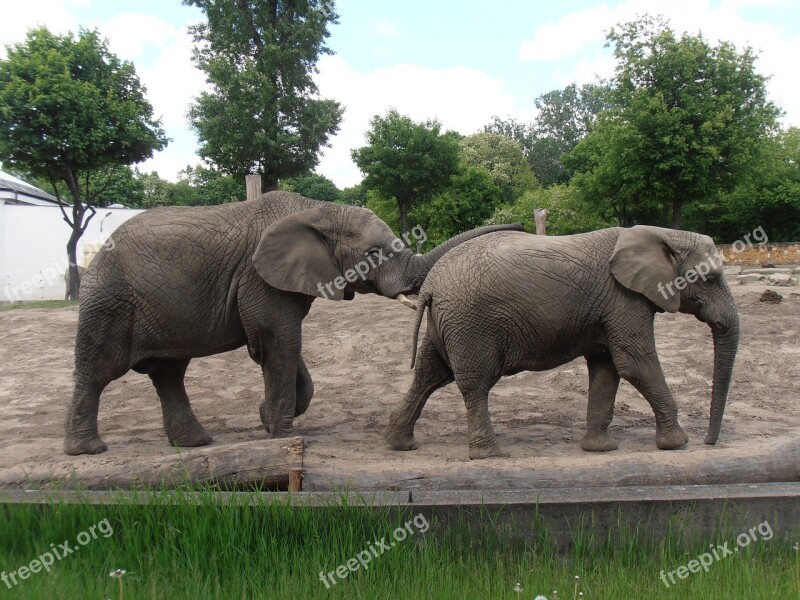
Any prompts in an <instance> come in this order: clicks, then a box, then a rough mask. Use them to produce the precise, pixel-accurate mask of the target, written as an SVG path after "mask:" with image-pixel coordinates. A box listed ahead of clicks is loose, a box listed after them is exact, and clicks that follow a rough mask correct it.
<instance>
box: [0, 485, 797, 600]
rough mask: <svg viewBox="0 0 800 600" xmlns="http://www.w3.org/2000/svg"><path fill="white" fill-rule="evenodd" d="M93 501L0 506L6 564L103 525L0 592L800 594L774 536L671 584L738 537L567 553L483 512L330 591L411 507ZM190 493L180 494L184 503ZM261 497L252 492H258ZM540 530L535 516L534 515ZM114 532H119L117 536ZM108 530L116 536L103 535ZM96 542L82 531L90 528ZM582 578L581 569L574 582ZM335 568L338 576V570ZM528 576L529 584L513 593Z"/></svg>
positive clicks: (580, 540)
mask: <svg viewBox="0 0 800 600" xmlns="http://www.w3.org/2000/svg"><path fill="white" fill-rule="evenodd" d="M177 495H178V498H179V501H178V502H177V503H176V504H167V503H162V504H160V505H158V504H156V505H150V506H140V505H132V504H127V505H106V506H93V505H89V504H85V505H67V504H59V503H53V504H48V505H44V506H33V505H5V506H0V570H4V571H6V572H9V571H13V570H17V569H18V568H19V567H20V566H22V565H27V564H28V563H30V561H31V560H33V559H35V558H37V557H38V556H39V555H41V554H42V553H44V552H46V551H48V550H51V544H52V545H53V546H54V547H55V548H56V549H58V547H59V545H60V544H61V543H62V542H64V541H68V542H69V543H70V545H71V546H76V545H77V541H79V540H78V535H79V534H80V533H81V532H89V531H90V528H91V527H92V526H93V525H95V526H96V525H97V524H98V523H101V522H103V520H104V519H108V521H107V523H108V525H109V526H110V527H109V528H106V527H105V525H101V526H100V527H96V529H95V533H96V539H93V540H91V541H88V543H87V544H86V545H83V546H80V547H79V548H78V549H77V550H76V551H75V552H74V553H72V554H71V555H69V556H66V557H64V558H63V559H62V560H58V561H55V563H54V564H53V566H52V567H51V570H50V572H49V573H47V572H44V571H42V572H39V573H36V574H31V575H30V577H29V578H28V579H26V580H24V581H19V583H18V585H16V586H14V587H13V589H8V587H7V586H6V585H5V584H3V583H2V582H0V598H47V599H50V598H59V599H61V598H65V599H69V598H76V599H81V600H88V599H95V598H96V599H98V600H100V599H103V598H114V599H116V598H119V597H120V588H119V580H118V579H113V578H110V577H109V573H110V572H111V571H112V570H114V569H125V570H126V571H127V573H126V574H125V575H124V576H123V577H122V584H123V587H122V592H123V593H124V598H126V599H129V600H131V599H135V598H168V599H173V598H175V599H177V598H191V599H200V598H219V599H225V600H229V599H236V598H241V599H251V598H271V599H272V598H292V599H295V598H297V599H303V598H309V599H311V598H348V599H351V598H352V599H360V598H364V599H367V598H368V599H374V598H387V599H388V598H403V599H406V598H408V599H416V598H437V599H438V598H442V599H447V598H453V599H459V600H462V599H470V598H475V599H480V600H495V599H503V598H509V599H517V598H519V599H521V598H525V599H526V600H531V599H533V598H534V597H535V596H536V595H537V594H543V595H545V596H546V597H547V598H548V599H549V600H552V599H553V598H554V596H553V593H552V592H553V590H557V591H558V596H557V598H559V599H561V600H568V599H571V598H573V597H576V587H577V589H578V590H579V591H582V592H583V598H603V599H614V598H620V599H626V600H628V599H634V598H647V599H648V600H656V599H660V598H699V599H704V600H709V599H711V600H713V599H716V598H720V599H723V598H724V599H726V600H729V599H731V598H742V599H747V600H757V599H760V598H764V599H767V598H769V599H773V598H798V597H800V596H799V594H800V588H799V587H798V585H800V583H799V582H798V571H797V569H798V557H797V552H796V551H795V550H793V549H792V548H791V547H790V546H789V545H788V544H786V543H785V542H781V541H779V540H778V535H777V533H776V535H775V537H773V539H772V540H771V541H763V540H759V541H758V542H754V543H753V544H751V545H750V546H749V547H748V548H746V549H742V550H740V551H739V552H737V553H736V554H735V555H733V556H728V557H726V558H723V559H721V560H720V561H718V562H715V563H714V564H712V565H711V566H710V568H709V572H708V573H705V572H702V571H701V572H700V573H698V574H692V575H690V576H689V577H688V578H687V579H685V580H683V581H679V582H678V584H677V585H674V586H672V587H671V588H669V589H668V588H666V587H665V586H664V584H663V583H662V582H661V580H660V579H659V573H660V571H661V570H662V569H664V570H671V569H675V568H677V567H678V566H680V565H685V564H687V563H688V562H689V561H690V560H691V559H693V558H695V557H697V556H698V555H699V554H701V553H703V552H705V550H706V549H707V548H708V543H710V542H711V541H714V542H718V543H722V542H724V541H729V543H733V540H735V536H736V534H735V533H734V534H732V535H731V536H727V537H725V538H721V539H719V540H710V541H708V542H706V543H703V544H699V545H694V546H692V545H689V546H686V545H685V544H679V543H678V542H677V540H675V539H673V538H668V539H665V540H659V541H657V542H643V541H642V540H640V539H639V536H638V535H637V532H632V531H630V530H627V529H625V528H618V530H617V531H615V532H614V534H613V536H612V537H613V538H614V540H613V542H612V541H609V540H597V539H594V536H593V534H592V532H591V529H589V528H586V527H581V528H578V529H577V530H576V531H575V537H574V543H573V545H572V548H571V550H569V551H567V552H566V553H560V554H559V553H557V552H556V551H555V549H554V547H553V544H552V543H551V542H550V541H548V536H547V534H546V532H542V531H541V530H540V532H539V534H538V537H537V538H536V542H535V544H533V545H530V544H525V543H522V542H517V541H513V539H512V538H511V537H510V536H509V535H508V532H507V531H505V532H504V531H498V530H497V529H495V528H494V526H493V525H492V521H491V519H490V518H488V517H487V518H486V519H485V521H484V523H483V525H482V526H480V527H479V528H478V529H473V530H472V531H470V530H469V528H468V527H467V526H466V525H465V524H456V525H455V526H451V527H445V526H444V524H443V523H440V522H438V521H435V520H431V521H430V529H428V530H427V531H426V532H424V533H423V532H421V531H419V529H420V528H421V527H420V526H422V525H423V524H422V522H421V521H418V524H419V526H413V525H412V529H413V530H414V531H415V534H414V535H410V536H409V537H408V538H407V539H406V540H405V541H403V542H397V543H396V544H395V546H394V547H392V548H391V549H390V550H388V551H385V552H384V553H383V554H381V555H380V556H378V557H377V558H375V557H374V556H373V557H372V559H371V561H370V563H369V565H368V567H369V568H368V569H364V568H360V567H359V568H358V570H357V571H355V572H348V575H347V577H346V578H345V579H339V578H336V582H337V583H336V584H335V585H332V586H331V587H330V589H327V588H326V587H325V585H324V584H323V583H322V582H321V581H320V578H319V573H320V571H324V572H329V571H334V570H335V569H336V568H337V566H339V565H342V564H345V563H346V562H347V561H348V559H350V558H353V557H355V556H356V555H357V554H358V553H359V552H360V551H362V550H365V549H367V548H368V547H369V543H370V542H372V544H373V546H374V545H375V541H376V540H380V539H381V538H383V537H384V536H386V538H387V541H389V540H391V539H392V538H391V534H392V532H393V531H394V530H395V528H397V527H398V526H402V525H403V523H404V522H405V521H407V520H408V519H409V518H411V517H413V516H414V513H413V512H412V513H410V514H409V515H406V516H403V515H400V514H399V513H391V512H390V511H388V510H386V509H380V508H373V509H371V510H364V509H361V508H357V507H334V506H330V507H326V508H309V507H300V508H298V507H293V508H290V507H287V506H286V505H284V504H282V503H280V502H278V501H267V500H263V499H261V497H260V496H259V497H258V499H257V500H254V505H253V506H246V507H245V506H233V505H231V504H226V502H225V501H221V500H219V499H218V497H217V496H215V495H214V494H212V493H204V494H202V495H201V501H200V502H199V503H198V504H196V505H195V504H193V503H192V502H191V501H190V500H189V499H188V498H187V497H182V496H181V492H178V493H177ZM181 498H182V499H181ZM254 498H255V496H254ZM530 526H531V527H532V526H533V524H530ZM112 529H113V532H112ZM104 533H108V537H106V536H105V535H104ZM83 539H84V541H87V538H83ZM576 575H577V576H579V577H580V579H579V580H576V578H575V577H576ZM334 577H335V576H334ZM517 583H519V584H520V586H521V588H522V590H523V591H522V592H515V590H514V588H515V585H516V584H517Z"/></svg>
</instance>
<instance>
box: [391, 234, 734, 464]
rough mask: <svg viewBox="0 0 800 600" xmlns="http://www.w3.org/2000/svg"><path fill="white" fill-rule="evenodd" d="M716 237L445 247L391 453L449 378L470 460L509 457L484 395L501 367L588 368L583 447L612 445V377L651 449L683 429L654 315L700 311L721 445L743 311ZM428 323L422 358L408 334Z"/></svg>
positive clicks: (395, 418)
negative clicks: (624, 390)
mask: <svg viewBox="0 0 800 600" xmlns="http://www.w3.org/2000/svg"><path fill="white" fill-rule="evenodd" d="M721 265H722V261H721V260H720V259H719V257H718V255H717V253H716V248H715V246H714V243H713V241H712V240H711V238H709V237H707V236H704V235H699V234H696V233H691V232H685V231H676V230H672V229H662V228H658V227H647V226H636V227H633V228H631V229H622V228H613V229H603V230H600V231H595V232H591V233H585V234H580V235H570V236H563V237H545V236H534V235H529V234H526V233H516V232H506V233H494V234H490V235H486V236H483V237H481V238H478V239H475V240H471V241H469V242H467V243H465V244H462V245H460V246H459V247H457V248H454V249H453V250H452V251H450V252H449V253H448V254H446V255H445V256H444V257H443V258H442V259H441V260H439V261H438V262H437V263H436V265H434V267H433V268H432V269H431V271H430V273H429V274H428V277H427V279H426V280H425V282H424V284H423V285H422V289H421V290H420V295H419V299H418V307H419V309H420V310H419V314H418V319H417V323H416V329H415V330H414V352H415V359H416V367H415V371H414V381H413V383H412V385H411V388H410V390H409V391H408V394H407V395H406V397H405V399H404V400H403V401H402V403H401V404H400V406H399V407H398V408H397V409H396V410H395V411H394V412H393V413H392V415H391V418H390V424H389V427H388V429H387V431H386V439H387V441H388V443H389V445H390V446H391V447H392V448H394V449H398V450H410V449H413V448H415V447H416V441H415V439H414V425H415V423H416V421H417V419H418V418H419V416H420V413H421V412H422V408H423V406H424V405H425V402H426V401H427V399H428V397H429V396H430V395H431V394H432V393H433V392H434V391H435V390H436V389H438V388H440V387H442V386H444V385H446V384H448V383H450V382H452V381H453V380H455V382H456V384H457V385H458V388H459V390H460V391H461V394H462V395H463V397H464V402H465V404H466V408H467V428H468V433H469V455H470V457H471V458H485V457H489V456H507V454H506V453H505V452H504V451H503V450H502V449H501V448H500V446H499V445H498V443H497V439H496V437H495V433H494V428H493V427H492V423H491V420H490V417H489V411H488V394H489V390H490V389H491V388H492V386H494V385H495V383H497V381H498V380H499V379H500V377H501V376H503V375H509V374H513V373H518V372H520V371H526V370H531V371H539V370H545V369H551V368H553V367H557V366H559V365H562V364H564V363H566V362H569V361H571V360H573V359H575V358H578V357H580V356H583V357H585V358H586V362H587V365H588V367H589V399H588V410H587V430H586V435H585V436H584V438H583V441H582V447H583V448H584V450H588V451H605V450H613V449H616V447H617V442H616V440H615V439H613V438H612V437H611V436H610V435H609V433H608V426H609V424H610V423H611V419H612V416H613V413H614V399H615V396H616V393H617V387H618V386H619V381H620V377H622V378H624V379H626V380H628V381H629V382H631V383H632V384H633V385H634V386H635V387H636V389H637V390H638V391H639V392H640V393H641V394H642V395H643V396H644V397H645V399H646V400H647V401H648V402H649V403H650V406H651V407H652V409H653V411H654V412H655V419H656V444H657V446H658V447H659V448H662V449H673V448H679V447H681V446H683V445H685V444H686V443H687V442H688V437H687V436H686V434H685V433H684V431H683V429H681V426H680V425H679V423H678V409H677V405H676V403H675V400H674V399H673V397H672V394H671V392H670V390H669V388H668V387H667V383H666V381H665V378H664V373H663V372H662V369H661V365H660V364H659V361H658V355H657V353H656V346H655V338H654V335H653V320H654V315H655V313H656V312H663V311H668V312H677V311H680V312H683V313H690V314H693V315H695V316H696V317H697V318H698V319H699V320H701V321H704V322H705V323H707V324H708V325H709V326H710V327H711V331H712V333H713V339H714V370H713V389H712V395H711V416H710V422H709V430H708V435H707V436H706V439H705V441H706V443H707V444H713V443H715V442H716V441H717V438H718V436H719V432H720V426H721V422H722V414H723V411H724V409H725V402H726V399H727V395H728V387H729V385H730V381H731V374H732V371H733V364H734V360H735V357H736V350H737V347H738V340H739V317H738V313H737V311H736V304H735V303H734V301H733V297H732V295H731V291H730V288H729V287H728V285H727V283H726V281H725V276H724V274H723V272H722V269H721ZM426 307H427V308H428V311H427V312H428V328H427V332H426V335H425V338H424V340H423V341H422V343H421V345H420V348H419V353H418V354H417V353H416V352H417V349H416V346H417V334H418V331H419V327H420V324H421V319H422V314H423V312H424V311H425V308H426Z"/></svg>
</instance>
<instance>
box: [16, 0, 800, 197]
mask: <svg viewBox="0 0 800 600" xmlns="http://www.w3.org/2000/svg"><path fill="white" fill-rule="evenodd" d="M335 6H336V11H337V13H338V14H339V23H338V24H337V25H333V26H332V27H331V36H330V38H329V39H328V41H327V44H328V46H329V47H330V48H331V50H333V52H334V54H333V55H330V56H323V57H322V59H321V60H320V62H319V64H318V67H319V73H317V74H316V76H315V80H316V82H317V85H318V87H319V90H320V94H321V96H322V97H325V98H333V99H335V100H337V101H339V102H340V103H341V104H342V105H343V106H344V107H345V113H344V118H343V120H342V124H341V127H340V130H339V132H338V134H337V135H336V136H335V137H333V138H331V140H330V146H329V147H327V148H324V149H323V151H322V154H321V159H320V163H319V166H318V167H317V169H316V171H317V172H318V173H319V174H321V175H324V176H326V177H328V178H330V179H332V180H333V181H334V182H335V183H336V185H337V186H338V187H340V188H344V187H347V186H352V185H355V184H357V183H358V182H359V181H360V180H361V179H362V175H361V173H360V172H359V170H358V168H357V167H356V166H355V165H354V164H353V162H352V160H351V158H350V151H351V149H353V148H358V147H360V146H363V145H364V143H365V142H364V140H365V137H364V136H365V133H366V131H367V129H368V127H369V121H370V119H371V118H372V117H374V116H375V115H384V114H386V112H387V111H388V110H389V109H390V108H396V109H397V110H398V111H399V112H400V113H401V114H406V115H409V116H410V117H411V118H413V119H414V120H416V121H421V120H426V119H438V120H439V121H440V122H441V123H442V124H443V126H444V128H445V129H452V130H455V131H458V132H460V133H462V134H464V135H469V134H472V133H475V132H477V131H480V130H481V129H482V128H483V126H484V125H486V124H488V123H489V122H491V119H492V117H493V116H495V115H497V116H499V117H502V118H507V117H514V118H516V119H522V120H525V121H530V120H532V119H533V118H534V117H535V114H536V112H535V107H534V99H535V98H536V97H537V96H539V95H541V94H544V93H546V92H548V91H551V90H555V89H562V88H564V87H565V86H567V85H569V84H570V83H573V82H575V83H578V84H583V83H589V82H592V81H594V80H596V79H597V78H598V77H600V78H604V77H609V76H610V75H611V74H612V73H613V68H614V60H613V58H612V56H611V49H610V48H606V47H605V37H606V33H607V32H608V30H609V29H610V28H611V27H613V26H614V25H616V24H618V23H621V22H625V21H630V20H633V19H635V18H636V17H637V15H642V14H645V13H649V14H652V15H658V14H660V15H663V16H664V17H666V18H667V19H668V20H669V22H670V26H671V27H672V28H673V29H674V30H676V31H677V32H684V31H688V32H690V33H693V34H696V33H698V32H702V34H703V35H704V36H705V37H706V38H707V39H708V40H710V41H711V42H714V43H716V42H717V41H719V40H726V41H730V42H732V43H734V44H735V45H736V46H737V48H739V49H742V48H744V47H745V46H751V47H752V48H753V49H754V50H756V51H757V52H758V53H759V60H758V61H757V63H756V68H757V70H758V71H759V72H760V73H762V74H764V75H769V76H771V79H770V81H769V83H768V90H769V93H770V99H771V100H773V101H774V102H775V103H776V104H778V106H780V107H781V108H782V109H783V110H784V111H785V114H784V116H783V118H782V122H783V124H784V126H800V78H798V77H797V72H798V67H797V61H798V57H800V2H799V1H798V0H715V1H712V0H622V1H613V0H608V1H606V2H598V1H597V0H566V1H564V2H558V3H556V2H534V1H532V0H496V1H495V2H491V3H487V2H478V1H476V0H436V1H435V2H434V1H433V0H425V1H423V0H405V1H404V2H385V1H377V0H336V4H335ZM202 18H203V15H202V13H201V12H200V11H199V10H198V9H196V8H193V7H187V6H184V5H183V4H182V3H181V2H180V0H25V1H23V2H17V1H12V0H0V56H4V55H5V46H6V45H7V44H14V43H19V42H22V41H23V40H24V39H25V35H26V32H27V31H28V29H30V28H33V27H36V26H37V25H44V26H46V27H47V28H49V29H50V30H51V31H53V32H57V33H62V34H63V33H66V32H68V31H73V32H77V30H78V28H79V27H85V28H90V29H91V28H97V29H98V30H99V31H100V33H101V34H102V35H103V36H104V37H106V38H107V39H108V41H109V47H110V49H111V51H112V52H114V53H115V54H117V56H119V57H120V58H122V59H124V60H129V61H131V62H132V63H133V64H134V66H135V68H136V72H137V74H138V75H139V77H140V79H141V80H142V83H143V84H144V85H145V87H146V88H147V98H148V100H149V101H150V102H151V103H152V104H153V108H154V111H155V114H156V116H158V117H160V118H161V119H162V122H163V126H164V129H165V131H166V133H167V136H168V137H170V138H171V140H172V141H171V142H170V144H169V145H168V146H167V148H166V149H165V150H162V151H161V152H158V153H157V154H155V155H154V157H153V158H152V159H150V160H148V161H146V162H144V163H142V164H140V165H138V167H139V168H140V169H141V170H144V171H157V172H158V174H159V175H160V176H161V177H163V178H165V179H169V180H172V181H175V180H176V179H177V177H178V172H179V171H180V170H181V169H183V168H185V167H186V166H187V165H197V164H199V163H200V162H201V159H200V158H199V157H198V156H197V154H196V151H197V147H198V143H197V138H196V136H195V134H194V133H193V132H192V130H191V128H190V127H189V125H188V123H187V120H186V112H187V109H188V107H189V105H190V104H191V102H192V100H193V98H194V97H196V96H197V94H198V93H199V92H200V91H202V90H203V89H204V88H205V86H206V83H205V77H204V74H203V73H202V72H201V71H199V70H197V69H196V68H195V67H194V65H193V64H192V62H191V54H192V47H193V42H192V40H191V38H190V36H189V35H188V33H187V26H188V25H190V24H192V23H196V22H198V21H200V20H202Z"/></svg>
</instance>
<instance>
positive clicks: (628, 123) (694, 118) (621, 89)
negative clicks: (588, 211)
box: [571, 17, 779, 228]
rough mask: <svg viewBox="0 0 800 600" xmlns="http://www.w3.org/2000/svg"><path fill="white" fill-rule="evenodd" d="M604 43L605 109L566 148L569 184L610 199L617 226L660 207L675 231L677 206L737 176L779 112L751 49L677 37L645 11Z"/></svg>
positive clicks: (729, 186) (723, 187) (713, 192)
mask: <svg viewBox="0 0 800 600" xmlns="http://www.w3.org/2000/svg"><path fill="white" fill-rule="evenodd" d="M608 41H609V44H612V45H613V46H614V56H615V58H616V59H617V63H618V64H617V68H616V73H615V77H614V88H613V92H612V107H611V108H610V109H609V110H608V111H606V112H605V113H604V115H603V119H602V120H601V121H602V122H601V125H598V126H597V127H596V128H595V130H594V131H593V132H592V133H591V134H590V135H589V136H588V137H587V138H585V139H584V140H583V142H581V144H584V145H585V146H586V147H585V148H580V149H576V151H575V152H576V154H577V156H576V157H575V158H574V159H572V161H571V164H572V166H573V168H574V169H575V170H576V171H577V172H578V173H580V174H581V176H580V177H579V178H578V179H576V182H575V183H576V185H578V186H579V187H580V188H581V189H582V190H583V191H584V192H585V193H586V194H587V195H589V194H592V195H595V196H596V197H597V198H598V199H601V200H610V201H612V202H614V203H615V205H616V206H615V207H614V208H613V209H612V211H613V212H614V213H615V215H616V216H618V217H619V218H621V220H620V222H621V223H623V224H627V223H628V222H629V221H628V220H627V219H631V218H633V219H636V221H635V222H640V221H638V218H639V217H632V216H631V215H649V214H650V213H651V212H652V209H653V208H654V207H655V206H657V205H661V206H662V207H671V208H672V226H673V227H675V228H680V224H681V210H682V207H683V205H684V204H688V203H691V202H696V201H698V200H701V199H709V198H712V197H714V196H716V195H717V194H719V193H720V192H726V191H729V190H732V189H733V188H734V187H735V186H736V185H737V184H738V183H740V182H741V181H742V180H743V178H744V177H745V176H746V173H747V170H748V166H749V165H750V164H751V163H753V162H754V161H757V160H758V158H759V157H758V155H757V151H758V149H759V148H760V147H761V144H760V141H761V140H762V139H763V138H764V137H765V136H767V135H769V134H770V132H772V131H774V130H775V128H776V127H777V122H776V118H777V116H778V115H779V110H778V109H777V107H775V105H774V104H773V103H771V102H769V101H768V100H767V97H766V78H765V77H763V76H762V75H759V74H758V73H756V71H755V60H756V55H755V54H754V52H753V51H752V49H751V48H745V49H744V50H743V51H742V52H741V53H740V52H738V51H737V50H736V48H735V47H734V46H733V45H731V44H729V43H727V42H722V43H720V44H719V45H718V46H711V45H710V44H709V43H708V42H706V40H705V39H703V37H702V36H701V35H689V34H686V33H684V34H683V35H682V36H681V37H680V38H678V37H676V35H675V34H674V32H673V31H672V30H671V29H670V28H669V27H668V26H667V25H666V24H665V23H664V22H662V21H660V20H657V19H653V18H650V17H644V18H640V19H639V20H637V21H633V22H630V23H626V24H623V25H620V26H618V27H615V28H613V29H612V30H611V32H610V33H609V34H608ZM612 199H613V200H612Z"/></svg>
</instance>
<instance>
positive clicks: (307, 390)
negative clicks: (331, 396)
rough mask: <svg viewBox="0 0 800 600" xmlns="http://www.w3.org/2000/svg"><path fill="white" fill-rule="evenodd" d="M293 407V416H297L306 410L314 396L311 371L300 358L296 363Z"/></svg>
mask: <svg viewBox="0 0 800 600" xmlns="http://www.w3.org/2000/svg"><path fill="white" fill-rule="evenodd" d="M295 388H296V390H295V399H296V400H295V408H294V416H295V417H299V416H300V415H302V414H303V413H305V412H306V411H307V410H308V406H309V404H311V398H312V397H313V396H314V382H313V381H312V380H311V373H309V372H308V367H306V363H305V362H304V361H303V359H302V357H301V358H300V363H299V364H298V365H297V383H296V386H295Z"/></svg>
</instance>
